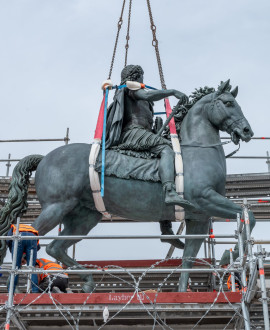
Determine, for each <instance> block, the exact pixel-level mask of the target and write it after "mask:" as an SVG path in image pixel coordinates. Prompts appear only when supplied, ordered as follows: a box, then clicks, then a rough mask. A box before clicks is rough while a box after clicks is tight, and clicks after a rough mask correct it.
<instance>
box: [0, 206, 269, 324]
mask: <svg viewBox="0 0 270 330" xmlns="http://www.w3.org/2000/svg"><path fill="white" fill-rule="evenodd" d="M243 214H244V219H241V218H240V214H238V216H237V223H236V224H237V230H236V231H235V234H232V235H223V234H222V235H216V234H214V233H213V230H212V226H210V233H209V234H208V235H180V234H178V235H167V236H166V235H103V236H100V235H99V236H21V235H20V233H19V231H18V229H19V224H20V218H17V225H16V233H15V235H14V236H11V237H7V236H0V239H3V240H8V239H12V240H14V249H13V251H14V252H13V259H12V265H11V268H2V269H1V272H2V273H3V274H5V273H8V274H9V275H10V286H9V292H8V296H7V300H6V302H5V305H4V306H5V310H6V321H5V329H6V330H8V329H10V324H11V322H12V323H13V325H14V326H15V327H17V328H19V329H25V328H24V325H23V324H22V322H20V317H19V315H20V314H19V313H17V312H16V303H14V280H15V276H16V275H18V274H26V275H29V277H28V284H27V292H29V288H30V283H29V278H30V274H33V273H35V274H40V273H43V274H44V273H45V274H47V275H48V274H61V273H63V272H64V273H68V274H71V275H74V274H76V275H78V274H96V275H100V276H101V280H100V281H102V278H103V277H104V276H106V275H110V276H114V277H119V276H120V275H121V274H125V273H128V274H129V275H130V276H131V277H133V279H134V283H133V284H132V287H133V288H134V290H135V291H134V293H133V295H132V294H131V293H130V296H128V297H129V298H127V299H128V300H127V302H126V304H125V305H120V306H118V308H119V310H118V311H115V313H114V316H113V318H116V317H117V315H118V314H119V312H120V311H122V310H124V309H125V308H127V309H128V308H129V307H130V306H129V307H128V305H129V304H130V303H131V301H132V299H135V298H134V297H135V296H136V295H137V298H136V299H139V300H140V299H142V296H143V295H144V294H145V293H144V292H147V291H140V289H139V285H140V281H141V280H142V278H143V277H144V276H145V275H146V274H150V276H155V274H159V275H160V274H165V275H166V276H165V275H164V276H165V279H164V280H163V282H162V284H159V287H158V290H157V291H156V293H155V296H154V300H153V299H152V300H151V299H150V298H149V297H148V298H149V299H150V300H151V302H150V303H151V304H154V305H153V306H154V310H153V311H152V312H151V313H150V312H149V313H150V314H151V316H152V317H153V319H154V324H158V322H161V321H160V319H158V315H159V314H158V309H159V308H160V307H159V305H158V301H159V300H158V299H157V298H158V292H159V290H160V287H161V285H165V284H166V283H167V281H168V280H169V278H170V276H171V275H173V274H179V273H183V272H189V273H190V274H191V276H192V274H195V273H198V271H199V273H201V274H209V276H210V278H211V287H212V289H214V290H216V291H218V293H217V295H216V297H214V296H213V298H212V299H213V300H212V302H211V303H210V304H208V305H207V306H206V309H205V311H204V313H202V314H200V315H201V316H200V317H199V319H198V321H197V324H199V322H200V321H201V320H202V319H203V318H204V317H206V316H207V314H208V313H209V312H210V310H211V309H212V308H214V305H215V303H217V301H218V299H219V298H218V297H219V295H220V294H224V297H225V299H227V303H228V304H229V306H231V308H232V309H233V312H234V314H233V316H232V317H231V320H230V321H229V323H230V322H232V319H233V318H235V319H236V317H237V320H238V323H237V322H236V323H237V324H238V325H237V327H235V329H242V324H243V325H244V328H245V329H246V330H247V329H252V324H251V321H250V306H251V305H250V304H251V301H252V299H254V292H255V286H256V284H257V278H258V273H259V278H260V287H261V289H260V292H261V299H260V301H261V304H262V310H263V319H264V329H269V311H268V297H267V290H266V281H265V271H264V259H265V258H266V256H267V255H268V254H267V253H266V252H265V251H264V249H262V246H261V244H269V243H270V242H269V241H263V240H260V241H256V240H254V239H253V238H251V236H250V227H249V217H248V204H247V201H246V200H245V201H244V206H243ZM244 233H245V234H246V237H247V239H246V241H245V242H244V238H243V235H244ZM160 238H163V239H164V238H165V239H175V238H192V239H202V238H204V239H205V241H209V247H210V248H209V251H208V253H209V256H211V262H208V261H206V259H201V260H200V259H198V260H200V262H201V268H199V270H198V269H182V268H179V267H176V268H173V269H172V268H170V267H165V268H160V267H158V268H157V267H155V266H159V265H160V263H162V262H164V261H165V262H167V261H168V259H164V260H163V261H159V262H156V263H155V264H154V265H151V267H149V268H147V269H145V268H144V267H141V268H140V267H136V268H129V269H128V270H127V269H125V268H123V267H117V266H108V267H106V268H104V267H96V268H95V267H92V268H90V269H89V268H88V269H74V268H66V269H64V270H62V271H59V270H46V271H45V270H44V269H36V268H34V267H31V266H30V267H28V268H24V269H17V268H16V259H17V249H18V243H19V241H20V240H29V239H30V240H31V239H40V240H43V239H47V240H48V239H50V240H51V239H54V240H61V239H74V240H77V239H87V240H89V239H91V240H92V239H99V240H100V239H160ZM219 238H230V239H232V241H230V242H234V243H237V242H238V246H239V258H238V259H237V260H235V261H234V260H233V254H232V250H230V257H231V260H230V264H229V265H227V266H226V267H220V266H217V265H216V260H215V244H217V242H216V240H217V239H219ZM221 243H223V242H221ZM258 243H259V244H258ZM255 244H258V245H257V252H256V253H254V252H253V246H254V245H255ZM134 273H137V274H140V275H139V277H138V280H136V279H135V277H134V275H132V274H134ZM237 273H238V274H240V275H241V283H242V288H241V301H239V302H240V305H239V306H238V305H236V306H234V305H233V304H232V303H231V302H230V300H229V298H228V297H227V296H226V294H225V292H224V288H223V282H224V278H225V276H226V275H228V274H231V279H230V281H231V287H232V289H231V291H232V293H235V294H236V293H237V292H235V291H236V279H235V278H236V274H237ZM247 278H248V279H249V280H248V281H247ZM27 292H26V295H27ZM42 294H43V293H42ZM91 294H92V295H93V294H94V293H91ZM91 294H90V295H91ZM138 294H139V295H142V296H141V298H140V297H139V298H138ZM170 294H173V293H168V295H167V297H166V299H167V301H169V299H170ZM48 295H49V296H50V299H54V298H53V297H52V295H51V292H49V293H48ZM150 295H151V294H150ZM227 295H228V293H227ZM30 296H31V294H30ZM148 298H147V299H148ZM178 298H179V297H178ZM36 299H37V297H36V296H35V297H34V298H33V300H36ZM149 299H148V300H149ZM160 299H161V298H160ZM188 302H189V301H186V303H188ZM148 303H149V302H148ZM29 305H31V304H29ZM229 306H228V307H229ZM216 307H217V306H216ZM216 307H215V308H216ZM145 308H146V307H145V305H144V304H143V303H142V302H140V301H139V307H138V308H137V311H144V310H145ZM163 308H165V306H163ZM165 309H166V308H165ZM26 311H27V309H25V310H24V312H26ZM190 311H192V308H191V307H190ZM69 314H71V311H69ZM63 315H64V314H63ZM63 315H62V316H63ZM64 316H65V315H64ZM69 316H70V315H69ZM70 317H71V316H70ZM65 318H67V316H65ZM78 319H79V318H78ZM109 321H110V319H109ZM109 321H108V322H109ZM106 322H107V321H106ZM106 322H105V324H106ZM101 327H102V326H101ZM75 329H79V328H78V327H77V325H76V326H75Z"/></svg>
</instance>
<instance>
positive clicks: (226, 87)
mask: <svg viewBox="0 0 270 330" xmlns="http://www.w3.org/2000/svg"><path fill="white" fill-rule="evenodd" d="M230 89H231V85H230V79H228V80H227V81H225V82H221V84H220V85H219V86H218V90H217V93H218V94H222V93H224V92H226V91H227V92H228V91H230Z"/></svg>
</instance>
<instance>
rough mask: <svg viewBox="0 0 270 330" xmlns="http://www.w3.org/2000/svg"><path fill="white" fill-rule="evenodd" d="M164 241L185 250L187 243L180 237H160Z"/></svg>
mask: <svg viewBox="0 0 270 330" xmlns="http://www.w3.org/2000/svg"><path fill="white" fill-rule="evenodd" d="M160 240H161V242H162V243H169V244H171V245H172V246H174V247H176V248H177V249H181V250H183V249H184V248H185V243H183V242H182V241H180V239H177V238H176V239H163V238H161V239H160Z"/></svg>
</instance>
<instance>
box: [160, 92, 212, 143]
mask: <svg viewBox="0 0 270 330" xmlns="http://www.w3.org/2000/svg"><path fill="white" fill-rule="evenodd" d="M214 92H215V88H213V87H207V86H205V87H200V88H195V91H194V92H193V93H192V94H191V95H190V96H189V98H190V100H189V102H188V103H186V104H181V100H180V101H179V102H178V103H177V104H176V105H175V106H174V107H173V110H175V109H177V111H176V114H175V115H174V120H175V126H176V130H177V133H178V136H180V131H181V125H182V122H183V119H184V118H185V116H186V115H187V113H188V111H189V110H190V109H191V108H192V107H193V105H194V104H195V103H197V102H198V101H199V100H200V99H201V98H203V97H204V96H206V95H208V94H211V93H214ZM163 136H164V137H165V138H168V139H169V136H170V131H169V127H166V129H165V130H164V133H163Z"/></svg>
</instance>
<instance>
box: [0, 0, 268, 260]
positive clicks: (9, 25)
mask: <svg viewBox="0 0 270 330" xmlns="http://www.w3.org/2000/svg"><path fill="white" fill-rule="evenodd" d="M121 3H122V1H120V0H103V1H96V0H95V1H94V0H76V1H75V0H74V1H71V0H46V1H45V0H43V1H41V0H9V1H6V0H0V42H1V52H0V108H1V130H0V139H2V140H4V139H30V138H33V139H41V138H61V137H64V136H65V133H66V128H67V127H69V128H70V138H71V143H72V142H84V143H88V142H89V143H90V142H91V141H92V139H93V133H94V129H95V124H96V119H97V114H98V110H99V106H100V102H101V97H102V93H101V89H100V85H101V82H102V81H103V80H105V79H106V78H107V76H108V71H109V66H110V61H111V56H112V50H113V45H114V40H115V35H116V28H117V21H118V19H119V15H120V9H121ZM126 6H127V5H126ZM152 11H153V15H154V21H155V24H156V25H157V37H158V40H159V46H160V53H161V59H162V64H163V69H164V75H165V80H166V84H167V87H168V88H174V89H178V90H180V91H183V92H185V93H186V94H188V95H190V94H191V92H192V91H193V90H194V89H195V87H200V86H205V85H207V86H211V87H215V88H216V87H217V86H218V84H219V82H220V81H221V80H223V81H224V80H226V79H228V78H231V84H232V85H233V87H234V86H236V85H238V86H239V95H238V97H237V100H238V103H239V105H240V106H241V107H242V110H243V112H244V115H245V116H246V118H247V119H248V120H249V122H250V124H251V127H252V128H253V131H254V133H255V136H270V132H269V117H270V116H269V110H270V109H269V105H268V103H269V94H270V93H269V91H270V86H269V85H270V84H269V81H270V79H269V72H270V70H269V67H270V65H269V64H270V60H269V59H270V54H269V49H270V48H269V35H270V19H269V18H270V17H269V13H270V2H269V1H267V0H260V1H256V2H255V1H251V0H238V1H236V0H226V1H225V0H218V1H217V0H216V1H215V0H204V1H199V0H197V1H195V0H167V1H164V0H163V1H162V0H152ZM126 15H127V10H126V11H125V17H124V25H123V28H122V31H121V35H120V40H119V45H118V50H117V54H116V60H115V67H114V70H113V75H112V80H113V82H114V83H119V77H120V72H121V70H122V68H123V64H124V44H125V34H126V23H127V16H126ZM147 15H148V13H147V7H146V1H145V0H133V13H132V17H131V31H130V34H131V38H130V49H129V58H128V63H129V64H140V65H141V66H142V67H143V68H144V71H145V82H146V83H147V84H149V85H151V86H155V87H157V88H159V87H160V83H159V77H158V70H157V64H156V59H155V54H154V49H153V47H152V45H151V40H152V36H151V32H150V28H149V27H150V24H149V18H148V16H147ZM171 103H172V105H174V104H175V103H176V100H175V99H173V98H172V99H171ZM156 110H160V111H162V102H160V104H158V103H157V104H156ZM222 135H223V136H225V134H222ZM61 144H62V143H59V142H54V143H17V144H15V143H0V158H1V159H3V158H6V157H7V155H8V153H11V155H12V158H22V157H24V156H26V155H28V154H34V153H40V154H46V153H48V152H49V151H50V150H52V149H54V148H56V147H58V146H60V145H61ZM232 150H234V146H233V145H232V144H230V145H229V146H226V151H227V152H230V151H232ZM267 150H270V147H269V141H267V140H264V141H252V142H250V143H248V144H245V143H242V144H241V150H240V152H239V153H238V155H257V156H265V155H266V151H267ZM227 164H228V173H244V172H249V173H254V172H266V171H267V165H266V163H265V160H250V161H246V160H245V161H240V160H228V161H227ZM5 173H6V167H5V164H4V163H0V175H5ZM138 226H139V227H138ZM175 226H176V225H175ZM105 227H106V228H105ZM112 227H114V225H100V227H99V228H102V229H98V228H96V229H95V231H92V233H100V234H103V233H106V232H110V231H111V230H116V231H117V232H119V229H118V228H119V226H116V227H114V228H116V229H112ZM176 227H177V226H176ZM131 228H132V232H133V233H134V231H136V230H137V232H138V233H143V232H147V233H151V232H152V233H158V232H159V226H158V224H147V225H138V224H134V225H130V224H126V225H123V226H122V227H121V231H120V232H121V233H130V232H131ZM122 243H123V242H122ZM87 244H88V243H87ZM97 244H98V246H99V248H98V249H96V248H95V253H93V254H91V257H90V256H89V257H88V258H87V259H106V255H105V254H104V249H103V244H104V242H102V243H101V242H99V243H97ZM125 244H126V243H125ZM136 244H140V245H141V243H139V242H138V243H135V242H132V243H129V245H128V246H130V248H128V251H129V252H130V251H134V247H136ZM90 245H91V246H93V247H94V245H93V243H92V242H91V243H90V242H89V246H90ZM95 246H96V245H95ZM141 246H142V245H141ZM144 246H147V249H144V251H143V256H145V257H146V258H147V257H161V256H163V255H164V254H166V252H167V246H168V245H164V244H162V246H161V244H160V243H159V242H158V241H150V242H148V243H144ZM114 250H115V255H116V256H119V258H126V259H128V257H129V256H130V255H128V253H129V252H125V251H122V250H121V251H119V245H118V243H117V242H113V244H112V246H110V251H114ZM113 253H114V252H113ZM133 253H134V252H133ZM148 254H149V255H148ZM136 257H138V258H139V257H140V256H133V255H131V256H130V259H134V258H136ZM141 257H142V256H141Z"/></svg>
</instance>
